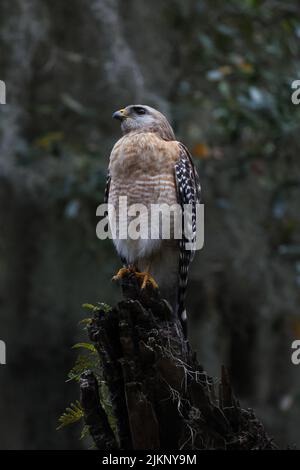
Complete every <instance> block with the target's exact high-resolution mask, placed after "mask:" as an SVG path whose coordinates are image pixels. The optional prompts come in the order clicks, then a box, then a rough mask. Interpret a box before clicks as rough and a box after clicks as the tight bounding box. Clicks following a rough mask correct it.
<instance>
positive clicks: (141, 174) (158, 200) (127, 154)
mask: <svg viewBox="0 0 300 470" xmlns="http://www.w3.org/2000/svg"><path fill="white" fill-rule="evenodd" d="M178 156H179V146H178V143H177V142H176V141H168V142H167V141H164V140H162V139H161V138H159V136H157V135H156V134H154V133H149V132H147V133H141V132H137V133H130V134H127V135H125V136H124V137H122V138H121V139H120V140H119V141H118V142H117V143H116V144H115V146H114V148H113V150H112V152H111V156H110V164H109V171H110V176H111V183H110V192H109V199H108V202H109V204H112V205H113V206H114V208H115V211H116V216H117V217H116V223H117V224H118V223H119V222H120V214H119V198H120V197H122V196H126V197H127V205H128V207H129V206H130V205H132V204H143V205H144V206H146V207H147V208H148V209H150V206H151V204H162V203H165V204H168V205H173V204H175V203H177V194H176V184H175V174H174V165H175V163H176V161H177V160H178ZM140 222H141V224H143V223H145V220H143V218H142V217H141V219H140ZM113 223H114V221H113V220H112V219H111V218H110V224H111V225H112V224H113ZM127 223H128V224H129V223H130V218H128V219H127ZM162 243H163V241H162V240H151V239H150V238H148V239H146V240H144V239H141V238H138V239H137V240H132V239H126V240H124V239H120V238H119V237H118V236H117V238H116V239H114V244H115V246H116V249H117V251H118V253H119V254H120V256H122V257H124V258H126V259H127V261H128V262H129V263H135V262H137V260H139V259H142V258H149V257H151V256H153V255H155V253H156V252H158V251H159V250H160V249H161V244H162Z"/></svg>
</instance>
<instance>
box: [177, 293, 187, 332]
mask: <svg viewBox="0 0 300 470" xmlns="http://www.w3.org/2000/svg"><path fill="white" fill-rule="evenodd" d="M185 292H186V285H185V287H184V288H183V286H182V285H180V286H179V289H178V299H177V315H178V317H179V320H180V323H181V326H182V330H183V334H184V337H185V338H187V314H186V308H185Z"/></svg>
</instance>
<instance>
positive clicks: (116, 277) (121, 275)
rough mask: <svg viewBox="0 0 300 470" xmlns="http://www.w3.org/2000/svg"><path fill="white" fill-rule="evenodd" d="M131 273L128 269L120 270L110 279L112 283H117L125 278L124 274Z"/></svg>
mask: <svg viewBox="0 0 300 470" xmlns="http://www.w3.org/2000/svg"><path fill="white" fill-rule="evenodd" d="M131 272H132V270H131V269H130V268H121V269H119V271H118V272H117V274H116V275H115V276H114V277H113V278H112V281H119V280H120V279H122V278H123V277H124V276H125V274H129V273H131Z"/></svg>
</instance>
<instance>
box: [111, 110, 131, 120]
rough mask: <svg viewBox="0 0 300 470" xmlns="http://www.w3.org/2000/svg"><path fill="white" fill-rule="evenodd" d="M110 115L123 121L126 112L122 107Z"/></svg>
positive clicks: (126, 115)
mask: <svg viewBox="0 0 300 470" xmlns="http://www.w3.org/2000/svg"><path fill="white" fill-rule="evenodd" d="M112 117H113V118H114V119H118V120H119V121H124V119H126V118H127V117H128V114H127V112H126V109H125V108H123V109H120V110H119V111H116V112H115V113H114V114H113V115H112Z"/></svg>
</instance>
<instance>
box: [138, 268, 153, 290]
mask: <svg viewBox="0 0 300 470" xmlns="http://www.w3.org/2000/svg"><path fill="white" fill-rule="evenodd" d="M135 275H136V277H138V278H141V279H143V282H142V287H141V288H142V289H145V287H146V285H147V282H150V284H151V285H152V287H153V288H154V289H158V285H157V283H156V282H155V280H154V279H153V277H152V276H151V274H150V273H149V272H147V271H146V272H143V273H139V272H136V273H135Z"/></svg>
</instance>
